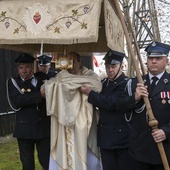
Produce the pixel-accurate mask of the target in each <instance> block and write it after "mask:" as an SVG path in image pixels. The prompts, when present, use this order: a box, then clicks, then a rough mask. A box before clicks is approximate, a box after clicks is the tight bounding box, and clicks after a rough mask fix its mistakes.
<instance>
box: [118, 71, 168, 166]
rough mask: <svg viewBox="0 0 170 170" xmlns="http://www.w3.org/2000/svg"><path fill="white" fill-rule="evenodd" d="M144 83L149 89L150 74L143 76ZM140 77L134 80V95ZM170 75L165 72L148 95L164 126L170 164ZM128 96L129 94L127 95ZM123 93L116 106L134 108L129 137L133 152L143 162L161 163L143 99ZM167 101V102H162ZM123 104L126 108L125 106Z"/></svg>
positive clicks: (155, 114) (158, 118)
mask: <svg viewBox="0 0 170 170" xmlns="http://www.w3.org/2000/svg"><path fill="white" fill-rule="evenodd" d="M143 80H144V82H145V85H147V86H148V91H150V81H149V77H148V75H146V76H144V77H143ZM136 84H137V79H136V78H135V79H132V94H134V92H135V89H136ZM162 92H165V93H164V94H166V97H165V99H163V98H162V97H161V94H163V93H162ZM169 93H170V75H169V74H168V73H167V72H165V73H164V74H163V76H162V77H161V79H160V80H159V82H158V84H157V86H156V87H155V89H154V90H153V92H152V93H150V94H149V101H150V104H151V107H152V111H153V114H154V117H155V118H156V119H157V120H158V128H160V129H163V131H164V132H165V134H166V137H167V139H166V140H165V141H163V142H162V143H163V146H164V149H165V152H166V156H167V158H168V161H169V163H170V98H169V97H168V95H169ZM126 96H127V95H126ZM126 96H124V95H123V94H122V96H121V97H120V98H119V99H118V100H117V108H118V110H119V111H120V112H125V111H130V110H133V115H132V121H133V123H134V127H133V130H132V135H131V137H130V154H131V156H132V157H133V158H134V159H136V160H138V161H142V162H146V163H150V164H161V163H162V161H161V157H160V154H159V151H158V147H157V144H156V143H155V142H154V140H153V137H152V136H151V128H150V127H149V125H148V116H147V114H146V109H145V107H142V106H145V105H144V102H143V100H142V101H140V102H139V103H136V104H135V98H134V95H132V96H131V97H126ZM163 100H165V101H166V103H164V102H163ZM122 106H123V107H122Z"/></svg>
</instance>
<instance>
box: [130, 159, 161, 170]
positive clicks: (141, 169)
mask: <svg viewBox="0 0 170 170" xmlns="http://www.w3.org/2000/svg"><path fill="white" fill-rule="evenodd" d="M131 161H132V163H131V164H132V170H164V167H163V165H152V164H148V163H145V162H140V161H136V160H134V159H132V160H131Z"/></svg>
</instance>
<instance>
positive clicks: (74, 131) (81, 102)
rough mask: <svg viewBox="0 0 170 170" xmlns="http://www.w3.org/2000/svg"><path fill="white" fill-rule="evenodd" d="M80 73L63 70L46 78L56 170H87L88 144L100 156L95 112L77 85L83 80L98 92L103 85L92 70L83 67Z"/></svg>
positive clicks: (48, 112) (52, 151)
mask: <svg viewBox="0 0 170 170" xmlns="http://www.w3.org/2000/svg"><path fill="white" fill-rule="evenodd" d="M80 74H81V75H73V74H70V73H68V71H66V70H63V71H61V72H59V73H58V74H57V76H56V77H55V78H51V79H50V80H46V81H45V91H46V101H47V114H48V115H49V116H51V156H52V157H53V159H54V160H55V161H56V162H57V165H58V169H57V170H70V169H73V170H87V147H89V149H90V150H91V151H92V152H93V153H94V154H95V155H96V156H97V157H99V152H98V148H97V143H96V139H97V137H96V127H97V125H96V122H97V121H96V115H93V106H92V105H91V104H90V103H88V102H87V96H86V95H83V94H82V93H81V92H80V91H79V90H78V88H79V87H80V86H81V84H82V83H85V84H88V85H90V86H91V87H92V89H93V90H95V91H98V92H100V91H101V88H102V85H101V81H100V78H99V77H98V76H97V75H96V74H95V73H94V72H93V71H92V70H88V69H87V68H85V67H83V68H82V70H81V73H80ZM92 121H93V123H92Z"/></svg>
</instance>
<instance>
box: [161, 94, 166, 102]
mask: <svg viewBox="0 0 170 170" xmlns="http://www.w3.org/2000/svg"><path fill="white" fill-rule="evenodd" d="M165 98H166V93H165V92H164V91H162V92H161V99H162V104H165V103H166V100H165Z"/></svg>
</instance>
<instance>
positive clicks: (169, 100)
mask: <svg viewBox="0 0 170 170" xmlns="http://www.w3.org/2000/svg"><path fill="white" fill-rule="evenodd" d="M167 98H168V103H169V104H170V91H167Z"/></svg>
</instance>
